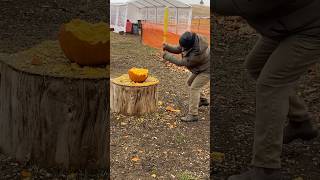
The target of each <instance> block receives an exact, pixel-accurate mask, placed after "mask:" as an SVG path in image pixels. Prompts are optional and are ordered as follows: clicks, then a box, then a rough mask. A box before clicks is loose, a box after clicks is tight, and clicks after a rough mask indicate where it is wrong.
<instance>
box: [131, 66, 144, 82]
mask: <svg viewBox="0 0 320 180" xmlns="http://www.w3.org/2000/svg"><path fill="white" fill-rule="evenodd" d="M148 72H149V71H148V69H143V68H131V69H129V71H128V74H129V78H130V79H131V80H132V81H134V82H136V83H143V82H144V81H145V80H146V79H147V78H148Z"/></svg>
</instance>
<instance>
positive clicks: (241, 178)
mask: <svg viewBox="0 0 320 180" xmlns="http://www.w3.org/2000/svg"><path fill="white" fill-rule="evenodd" d="M281 179H282V174H281V171H280V169H269V168H259V167H254V168H252V169H250V170H249V171H247V172H244V173H242V174H239V175H233V176H230V177H229V178H228V180H281Z"/></svg>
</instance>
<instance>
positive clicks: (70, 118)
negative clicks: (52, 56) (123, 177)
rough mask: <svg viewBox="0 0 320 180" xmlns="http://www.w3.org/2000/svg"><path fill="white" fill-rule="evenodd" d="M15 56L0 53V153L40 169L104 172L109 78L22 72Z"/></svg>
mask: <svg viewBox="0 0 320 180" xmlns="http://www.w3.org/2000/svg"><path fill="white" fill-rule="evenodd" d="M17 58H18V56H12V55H5V54H0V150H1V151H3V153H5V154H8V155H10V156H12V157H15V158H16V159H17V160H19V161H32V162H36V163H37V164H39V165H41V166H49V167H53V166H54V167H63V168H81V169H82V168H87V169H100V168H105V169H108V168H109V128H108V127H109V121H108V119H109V104H108V102H109V78H108V77H104V78H84V77H83V76H81V77H75V76H67V77H63V75H59V76H55V75H52V74H50V73H45V72H43V73H39V72H31V71H25V70H24V69H23V68H21V67H23V66H18V65H17V66H15V64H19V63H12V62H19V61H24V59H17ZM64 63H65V64H66V63H67V61H66V62H64ZM40 66H41V65H40ZM46 66H48V63H46Z"/></svg>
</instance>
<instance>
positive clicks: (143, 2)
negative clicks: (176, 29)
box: [110, 0, 192, 32]
mask: <svg viewBox="0 0 320 180" xmlns="http://www.w3.org/2000/svg"><path fill="white" fill-rule="evenodd" d="M165 7H168V8H169V25H179V26H180V25H185V26H186V27H190V25H191V20H192V7H191V6H190V5H189V4H186V3H183V2H181V1H179V0H131V1H127V2H124V3H112V1H111V5H110V27H111V28H114V30H115V32H119V31H125V29H126V21H127V19H129V20H130V21H131V22H133V23H137V21H138V20H146V21H147V22H150V23H155V24H163V15H164V8H165ZM185 30H186V29H185ZM169 31H170V30H169Z"/></svg>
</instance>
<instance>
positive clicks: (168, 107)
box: [166, 106, 180, 113]
mask: <svg viewBox="0 0 320 180" xmlns="http://www.w3.org/2000/svg"><path fill="white" fill-rule="evenodd" d="M166 110H167V111H170V112H178V113H179V112H180V110H179V109H174V108H173V107H172V106H167V107H166Z"/></svg>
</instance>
